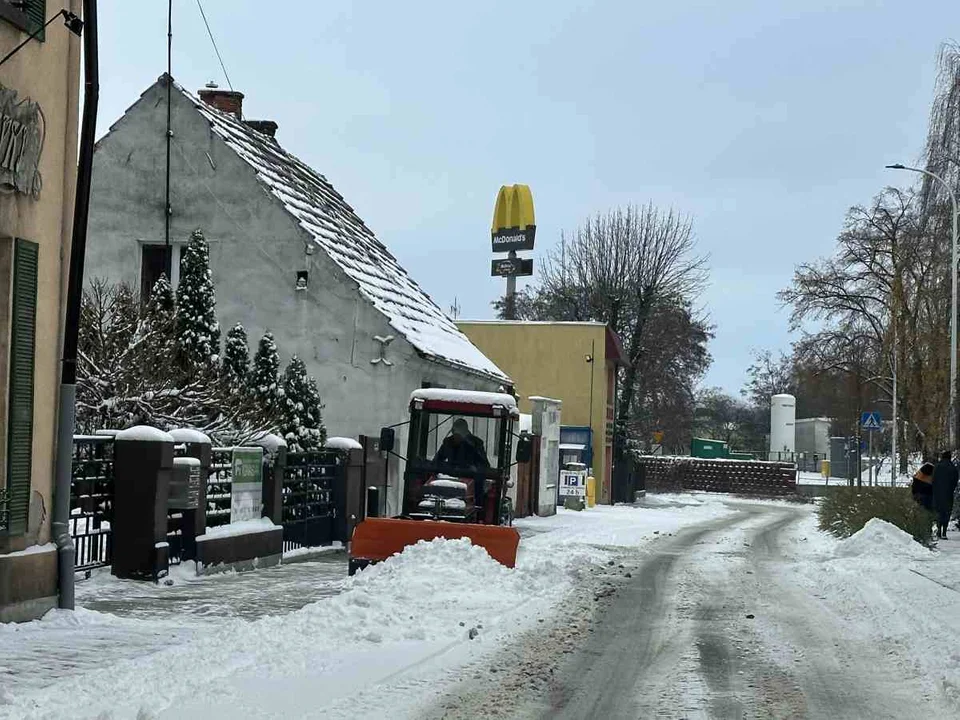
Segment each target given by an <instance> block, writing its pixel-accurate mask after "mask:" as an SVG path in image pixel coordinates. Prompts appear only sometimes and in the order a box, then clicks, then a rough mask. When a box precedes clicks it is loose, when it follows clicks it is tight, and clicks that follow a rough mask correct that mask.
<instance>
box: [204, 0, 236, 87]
mask: <svg viewBox="0 0 960 720" xmlns="http://www.w3.org/2000/svg"><path fill="white" fill-rule="evenodd" d="M197 7H198V8H200V17H202V18H203V24H204V25H206V27H207V35H209V36H210V42H211V44H212V45H213V51H214V52H215V53H216V54H217V60H219V61H220V69H221V70H223V76H224V77H225V78H226V79H227V86H228V87H229V88H230V90H233V83H232V82H230V75H229V73H227V66H226V65H225V64H224V62H223V56H222V55H220V48H218V47H217V41H216V40H214V39H213V31H212V30H211V29H210V23H209V22H207V14H206V13H205V12H204V11H203V4H202V3H201V2H200V0H197Z"/></svg>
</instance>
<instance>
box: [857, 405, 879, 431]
mask: <svg viewBox="0 0 960 720" xmlns="http://www.w3.org/2000/svg"><path fill="white" fill-rule="evenodd" d="M860 427H862V428H863V429H864V430H883V421H882V420H881V419H880V413H878V412H877V411H875V410H874V411H873V412H865V413H863V414H862V415H860Z"/></svg>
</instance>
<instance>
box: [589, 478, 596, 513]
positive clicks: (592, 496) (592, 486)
mask: <svg viewBox="0 0 960 720" xmlns="http://www.w3.org/2000/svg"><path fill="white" fill-rule="evenodd" d="M596 504H597V481H596V479H595V478H594V477H593V476H590V477H588V478H587V507H593V506H594V505H596Z"/></svg>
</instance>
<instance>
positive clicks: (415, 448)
mask: <svg viewBox="0 0 960 720" xmlns="http://www.w3.org/2000/svg"><path fill="white" fill-rule="evenodd" d="M417 415H418V417H417V419H416V420H415V421H414V422H413V423H411V425H412V427H411V435H412V436H411V443H410V444H411V450H412V452H411V456H410V457H409V458H408V459H409V460H410V462H411V464H412V465H413V466H415V467H417V468H421V469H423V470H427V471H434V472H442V473H444V474H448V475H454V476H457V475H459V474H470V475H474V474H476V475H480V476H485V477H491V478H493V477H497V476H498V473H499V467H500V452H501V448H500V445H501V433H502V431H503V429H504V428H503V425H504V421H503V420H502V419H501V418H496V417H482V416H473V415H459V414H458V415H452V414H448V413H437V412H429V411H426V410H424V411H419V412H418V413H417Z"/></svg>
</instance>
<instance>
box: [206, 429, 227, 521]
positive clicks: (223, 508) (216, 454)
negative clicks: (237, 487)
mask: <svg viewBox="0 0 960 720" xmlns="http://www.w3.org/2000/svg"><path fill="white" fill-rule="evenodd" d="M232 489H233V448H222V447H221V448H213V451H212V453H211V455H210V475H209V476H208V477H207V507H206V513H207V527H208V528H211V527H217V526H218V525H229V524H230V498H231V496H232Z"/></svg>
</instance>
